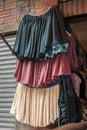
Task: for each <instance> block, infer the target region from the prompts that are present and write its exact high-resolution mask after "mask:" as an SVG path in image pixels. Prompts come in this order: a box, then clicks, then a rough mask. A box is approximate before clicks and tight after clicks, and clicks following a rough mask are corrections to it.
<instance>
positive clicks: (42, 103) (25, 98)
mask: <svg viewBox="0 0 87 130" xmlns="http://www.w3.org/2000/svg"><path fill="white" fill-rule="evenodd" d="M59 93H60V85H59V84H57V85H55V86H53V87H51V88H38V89H36V88H30V87H26V86H24V85H22V84H20V83H18V85H17V88H16V93H15V96H14V100H13V103H12V107H11V110H10V113H12V114H13V115H15V117H16V119H17V120H18V121H20V122H21V123H26V124H28V125H31V126H35V127H36V126H40V127H44V126H47V125H49V124H50V123H54V121H55V120H56V119H57V118H58V98H59Z"/></svg>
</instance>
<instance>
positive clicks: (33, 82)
mask: <svg viewBox="0 0 87 130" xmlns="http://www.w3.org/2000/svg"><path fill="white" fill-rule="evenodd" d="M61 75H71V71H70V67H69V63H68V60H67V56H66V54H65V53H60V54H58V55H56V56H55V58H53V59H47V60H45V61H42V62H40V61H35V62H33V61H25V60H19V61H18V63H17V66H16V70H15V72H14V76H15V78H16V80H17V82H20V83H22V84H26V85H28V86H30V87H37V88H41V87H44V88H45V87H46V85H47V84H48V85H49V86H50V84H51V83H52V82H55V81H56V80H58V79H59V76H61Z"/></svg>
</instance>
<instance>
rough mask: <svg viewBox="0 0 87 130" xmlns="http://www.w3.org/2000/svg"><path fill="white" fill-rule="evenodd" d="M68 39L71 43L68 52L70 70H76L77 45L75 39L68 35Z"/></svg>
mask: <svg viewBox="0 0 87 130" xmlns="http://www.w3.org/2000/svg"><path fill="white" fill-rule="evenodd" d="M67 39H68V42H69V47H68V50H67V52H66V54H67V58H68V61H69V65H70V69H71V70H73V69H75V68H78V60H77V54H76V43H75V39H74V37H73V36H72V35H71V36H70V35H68V34H67Z"/></svg>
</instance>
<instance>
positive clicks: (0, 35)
mask: <svg viewBox="0 0 87 130" xmlns="http://www.w3.org/2000/svg"><path fill="white" fill-rule="evenodd" d="M0 37H1V38H2V40H3V41H4V43H5V44H6V45H7V46H8V48H9V49H10V51H11V52H12V54H14V55H15V56H16V58H18V56H17V55H16V54H15V53H14V51H13V50H12V48H11V46H10V45H9V44H8V42H7V41H6V39H5V38H4V37H3V36H2V34H0Z"/></svg>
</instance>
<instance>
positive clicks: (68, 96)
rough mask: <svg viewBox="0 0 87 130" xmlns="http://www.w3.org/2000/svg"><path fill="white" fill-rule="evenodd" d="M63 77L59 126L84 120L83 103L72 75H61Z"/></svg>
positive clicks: (59, 104) (59, 106)
mask: <svg viewBox="0 0 87 130" xmlns="http://www.w3.org/2000/svg"><path fill="white" fill-rule="evenodd" d="M61 78H62V82H61V84H60V85H61V89H60V97H59V101H58V111H59V114H58V126H60V125H63V124H67V123H72V122H80V121H81V120H82V109H81V104H80V101H79V98H78V97H77V96H76V93H75V91H74V87H73V83H72V79H71V77H70V76H61Z"/></svg>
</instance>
